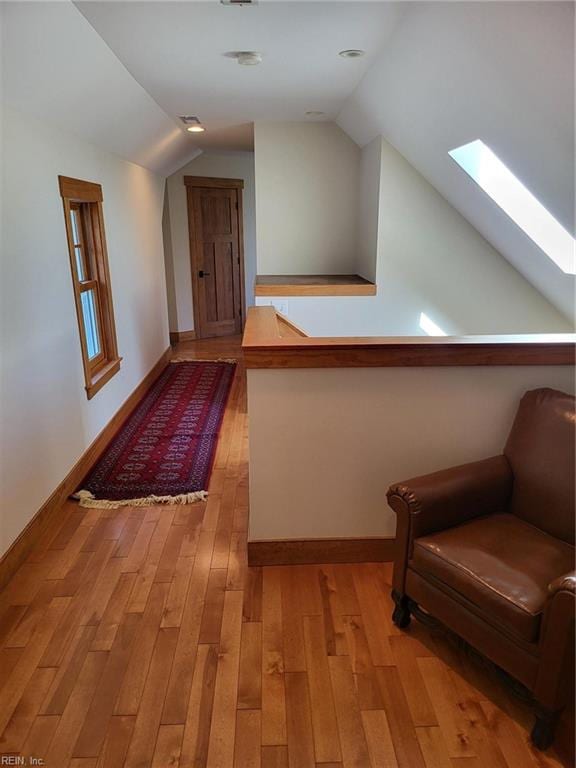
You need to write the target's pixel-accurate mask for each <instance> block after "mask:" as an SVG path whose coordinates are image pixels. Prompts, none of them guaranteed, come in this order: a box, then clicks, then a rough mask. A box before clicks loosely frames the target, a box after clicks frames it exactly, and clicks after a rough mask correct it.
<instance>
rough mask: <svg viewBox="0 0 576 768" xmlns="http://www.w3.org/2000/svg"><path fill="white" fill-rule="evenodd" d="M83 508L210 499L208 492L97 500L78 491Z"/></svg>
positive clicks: (74, 497) (90, 494) (180, 502)
mask: <svg viewBox="0 0 576 768" xmlns="http://www.w3.org/2000/svg"><path fill="white" fill-rule="evenodd" d="M72 498H73V499H76V500H77V501H78V502H79V504H80V506H81V507H88V508H90V509H117V508H118V507H152V506H155V505H156V504H194V502H196V501H205V500H206V499H207V498H208V493H207V492H206V491H191V492H190V493H179V494H178V495H177V496H155V495H154V494H151V495H150V496H142V497H141V498H139V499H96V498H94V494H93V493H92V492H91V491H77V492H76V493H74V494H72Z"/></svg>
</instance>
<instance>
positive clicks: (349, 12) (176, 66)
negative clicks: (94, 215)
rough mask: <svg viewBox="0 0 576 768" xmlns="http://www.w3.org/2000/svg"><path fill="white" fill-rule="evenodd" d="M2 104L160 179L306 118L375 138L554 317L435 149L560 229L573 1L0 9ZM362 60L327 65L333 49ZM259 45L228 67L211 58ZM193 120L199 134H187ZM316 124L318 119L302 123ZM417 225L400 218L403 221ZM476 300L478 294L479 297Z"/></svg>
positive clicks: (570, 175) (554, 297)
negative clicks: (251, 56)
mask: <svg viewBox="0 0 576 768" xmlns="http://www.w3.org/2000/svg"><path fill="white" fill-rule="evenodd" d="M0 9H1V14H2V28H3V40H2V60H3V61H2V63H3V78H2V80H3V91H4V93H3V99H4V101H5V102H6V103H7V104H8V105H9V106H12V107H14V108H16V109H18V110H20V111H21V112H23V113H25V114H27V115H29V116H30V119H31V120H34V119H38V120H46V121H48V122H52V123H54V124H56V125H58V126H60V127H64V128H65V129H67V130H69V131H71V132H74V133H76V134H78V135H81V136H83V137H84V138H86V139H87V140H89V141H92V142H93V143H95V144H97V145H99V146H102V147H103V148H105V149H107V150H109V151H111V152H114V153H115V154H118V155H120V156H122V157H124V158H126V159H128V160H131V161H133V162H136V163H139V164H141V165H144V166H146V167H148V168H150V169H151V170H153V171H156V172H158V173H161V174H169V173H172V172H173V171H174V170H176V169H177V168H179V167H181V166H183V165H184V164H185V163H186V162H188V161H189V160H190V159H191V158H192V157H193V156H194V155H195V154H196V153H197V152H198V151H199V150H200V149H210V148H225V149H246V148H249V147H251V146H252V142H253V137H252V136H253V135H252V124H253V121H254V120H260V119H265V120H305V119H310V118H309V117H306V114H305V113H306V112H307V111H310V110H314V111H322V112H324V113H325V115H324V117H323V118H320V119H332V120H337V122H338V123H339V125H340V126H341V127H342V128H343V129H344V130H345V131H346V132H347V133H348V134H349V135H350V136H351V137H352V138H353V139H354V140H355V141H356V142H357V143H358V144H359V145H361V146H362V145H364V144H366V143H367V142H369V141H370V140H371V139H372V138H374V137H375V136H376V135H379V134H382V135H384V136H385V138H386V139H387V140H388V141H390V142H391V143H392V144H393V145H394V146H395V147H396V148H397V149H398V150H400V151H401V152H402V153H403V154H404V155H405V156H406V158H407V159H408V160H409V161H410V162H411V163H412V164H413V165H414V166H415V167H416V168H417V169H418V170H419V171H420V173H422V175H423V176H424V177H425V178H427V179H428V181H430V182H431V183H432V184H433V185H434V186H435V187H436V188H437V189H438V190H439V191H440V192H441V193H442V194H443V195H444V196H445V197H446V198H447V199H448V200H449V202H450V203H452V205H453V206H454V207H455V208H457V209H458V210H459V211H460V212H461V213H462V214H463V215H464V216H465V217H466V218H468V219H469V221H470V222H471V223H472V224H473V225H474V226H475V227H476V228H477V229H478V230H479V231H480V232H481V233H482V234H483V235H484V237H485V238H486V239H487V240H489V241H490V242H491V243H492V244H493V245H494V246H495V247H496V248H497V250H499V251H500V252H501V253H502V254H503V255H504V256H505V257H506V258H507V259H508V260H509V261H510V262H511V263H512V264H513V265H514V266H515V267H516V268H517V269H518V270H519V271H520V272H521V273H523V274H524V275H525V276H526V277H527V278H528V279H529V280H530V281H531V282H532V283H533V284H534V285H535V286H536V287H537V288H538V289H539V290H540V291H541V292H542V293H543V294H544V295H546V296H547V297H548V298H549V299H550V300H551V301H552V303H554V304H555V305H556V306H557V307H558V308H559V309H560V310H561V311H563V312H564V313H565V314H571V313H572V307H573V297H574V278H573V276H569V275H565V274H564V273H562V272H561V271H560V270H559V269H558V267H556V266H555V265H554V264H553V263H552V262H551V261H550V260H549V259H548V258H547V257H546V256H545V255H544V254H543V253H542V252H541V251H540V250H539V249H538V248H537V246H535V245H534V243H532V241H531V240H530V239H529V238H527V237H526V236H525V235H524V233H523V232H522V231H521V230H520V229H519V228H518V227H517V226H516V225H515V224H514V223H513V222H512V221H511V220H510V219H508V218H507V217H506V216H505V215H504V214H503V213H502V211H501V210H500V209H499V208H497V206H495V204H494V203H493V202H492V201H491V200H490V199H489V198H488V197H487V196H486V195H485V194H484V193H483V192H482V191H481V190H480V189H479V188H478V187H476V185H475V184H474V183H473V182H471V181H470V179H469V178H468V177H467V176H466V175H465V174H464V173H463V172H462V171H461V170H460V169H459V168H458V167H457V166H456V164H455V163H454V162H453V161H452V160H451V159H450V158H449V156H448V150H450V149H452V148H454V147H456V146H459V145H461V144H464V143H466V142H468V141H471V140H473V139H476V138H480V139H482V140H483V141H484V142H485V143H487V144H488V145H489V146H491V148H492V149H493V150H494V151H495V152H496V153H497V154H498V155H499V156H500V157H501V159H502V160H503V161H504V162H505V163H506V164H507V165H508V166H509V167H510V169H511V170H512V171H513V172H514V173H515V174H516V175H517V176H518V177H519V178H520V179H521V180H522V181H523V182H524V183H525V184H526V186H527V187H528V188H529V189H530V190H531V191H532V192H533V193H534V194H535V195H536V197H538V198H539V199H540V201H541V202H542V203H543V204H544V205H545V206H546V207H547V208H548V210H549V211H550V212H551V213H552V214H553V215H554V216H555V217H556V218H557V219H558V220H559V221H560V222H561V223H562V224H563V225H564V226H565V227H566V228H567V229H569V230H570V231H571V232H574V42H573V36H572V32H573V23H574V5H573V4H572V3H571V2H547V1H546V0H542V2H522V1H518V2H486V3H478V2H458V3H454V2H410V3H405V2H399V3H393V2H384V1H382V2H379V1H376V2H354V1H353V0H350V1H349V2H329V1H326V2H307V1H305V0H304V1H301V2H298V1H296V2H284V1H282V0H260V2H259V4H258V5H256V6H253V7H249V6H244V7H229V6H224V5H222V4H220V2H219V1H218V0H207V1H205V2H193V1H192V2H155V1H152V2H123V1H115V2H100V1H96V2H77V3H76V4H72V3H71V2H68V1H65V2H50V1H49V2H26V3H22V2H4V3H2V4H1V5H0ZM345 48H361V49H364V50H365V51H366V55H365V56H364V57H362V58H358V59H343V58H341V57H339V56H338V51H340V50H342V49H345ZM230 50H259V51H261V52H262V54H263V61H262V64H261V65H259V66H256V67H242V66H238V64H237V63H236V62H235V61H234V60H232V59H230V58H227V57H225V56H224V55H223V54H224V53H226V52H227V51H230ZM180 114H194V115H198V117H199V118H200V119H201V120H202V122H203V123H204V124H205V125H206V128H207V131H206V133H205V134H203V135H201V136H200V137H199V136H198V135H196V136H193V135H191V134H187V133H186V132H185V131H184V129H183V127H182V125H181V124H180V122H179V120H178V115H180ZM312 119H318V118H312ZM417 225H418V223H417V222H415V226H417ZM487 301H489V297H487Z"/></svg>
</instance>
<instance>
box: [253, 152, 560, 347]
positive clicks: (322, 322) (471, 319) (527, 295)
mask: <svg viewBox="0 0 576 768" xmlns="http://www.w3.org/2000/svg"><path fill="white" fill-rule="evenodd" d="M368 149H369V151H370V152H371V151H372V145H370V147H369V148H368ZM365 151H366V150H365ZM381 163H382V164H381V176H380V191H379V208H380V213H379V225H378V263H377V276H376V284H377V290H378V293H377V295H376V296H369V297H350V298H339V297H336V298H333V297H321V298H306V297H297V298H294V297H291V298H279V299H278V301H279V302H282V303H283V305H284V311H285V312H286V313H287V314H288V315H289V317H290V318H291V319H292V320H294V322H296V323H298V324H299V325H301V326H302V327H303V328H304V330H306V331H307V332H308V333H310V334H311V335H313V336H340V335H349V336H373V335H382V336H417V335H421V334H423V331H422V330H421V328H420V326H419V319H420V314H421V313H422V312H424V313H425V314H426V315H428V316H429V317H430V318H431V319H432V320H433V321H434V322H435V323H436V324H437V325H439V326H440V327H441V328H442V329H443V330H444V331H445V332H446V333H447V334H449V335H466V334H492V333H496V334H499V333H502V334H505V333H538V332H555V331H568V330H570V325H569V322H568V321H567V320H566V318H565V317H564V316H563V315H561V314H560V312H559V311H558V310H557V309H556V308H555V307H553V306H552V304H550V302H549V301H548V300H547V299H545V298H544V297H543V296H542V295H541V294H540V293H538V292H537V291H536V289H535V288H533V287H532V285H531V284H530V283H529V282H528V281H527V280H526V279H525V278H524V277H523V276H522V275H521V274H520V273H519V272H517V271H516V270H515V269H514V268H513V267H512V266H511V265H510V264H509V263H508V262H507V261H506V259H504V258H503V257H502V256H501V255H500V254H499V253H497V252H496V251H495V250H494V248H493V247H492V246H491V245H490V244H489V243H487V242H486V240H484V238H483V237H482V236H481V235H480V234H479V233H478V232H477V230H476V229H474V227H473V226H472V225H471V224H469V223H468V222H467V221H466V219H464V217H463V216H462V215H461V214H460V213H458V211H457V210H456V209H455V208H453V207H452V206H451V205H450V204H449V203H448V202H447V201H446V200H445V199H444V198H443V197H442V195H440V193H439V192H437V191H436V190H435V189H434V187H432V185H431V184H429V183H428V182H427V181H426V180H425V179H424V177H423V176H421V175H420V174H419V173H418V171H416V169H415V168H414V167H413V166H412V165H410V163H409V162H408V161H407V160H406V159H405V158H404V157H403V156H402V155H401V154H400V153H399V152H397V151H396V150H395V149H394V148H393V147H392V146H391V145H390V144H388V143H387V142H386V141H384V140H382V151H381ZM275 302H276V300H275ZM257 303H259V302H257ZM262 303H270V302H269V300H267V301H264V300H263V301H262Z"/></svg>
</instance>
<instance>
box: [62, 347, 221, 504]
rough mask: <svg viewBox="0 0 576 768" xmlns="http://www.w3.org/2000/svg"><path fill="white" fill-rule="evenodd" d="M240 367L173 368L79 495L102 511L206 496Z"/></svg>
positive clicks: (181, 364)
mask: <svg viewBox="0 0 576 768" xmlns="http://www.w3.org/2000/svg"><path fill="white" fill-rule="evenodd" d="M235 367H236V364H235V363H234V362H210V361H178V362H172V363H170V364H169V365H168V366H167V367H166V369H165V370H164V372H163V373H162V374H161V376H160V377H159V378H158V380H157V381H156V383H155V384H154V385H153V386H152V387H151V389H150V390H149V391H148V392H147V394H146V395H145V396H144V398H143V400H142V402H141V403H140V405H138V406H137V407H136V409H135V410H134V411H133V412H132V414H131V415H130V416H129V417H128V419H127V420H126V422H125V423H124V425H123V426H122V428H121V429H120V431H119V432H118V434H117V435H116V437H114V438H113V440H112V442H111V443H110V445H109V446H108V448H107V449H106V451H105V452H104V455H103V456H102V458H101V459H100V460H99V461H98V463H97V464H96V466H95V467H94V468H93V469H92V471H91V472H90V474H89V475H88V477H87V478H86V479H85V480H84V482H83V484H82V490H81V491H78V492H77V493H76V494H74V498H77V499H78V500H79V501H80V505H81V506H85V507H100V508H110V507H120V506H124V505H134V506H147V505H150V504H190V503H191V502H194V501H199V500H202V499H205V498H206V496H207V493H206V489H207V488H208V481H209V479H210V474H211V471H212V464H213V463H214V455H215V452H216V443H217V441H218V434H219V431H220V425H221V424H222V419H223V417H224V410H225V408H226V402H227V400H228V395H229V393H230V387H231V385H232V379H233V377H234V370H235Z"/></svg>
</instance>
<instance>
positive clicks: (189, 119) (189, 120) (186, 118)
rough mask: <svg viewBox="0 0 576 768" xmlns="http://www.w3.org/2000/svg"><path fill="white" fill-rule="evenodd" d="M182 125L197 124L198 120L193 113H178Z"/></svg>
mask: <svg viewBox="0 0 576 768" xmlns="http://www.w3.org/2000/svg"><path fill="white" fill-rule="evenodd" d="M179 117H180V120H182V122H183V123H184V125H198V124H199V123H200V120H199V119H198V118H197V117H195V116H194V115H179Z"/></svg>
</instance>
